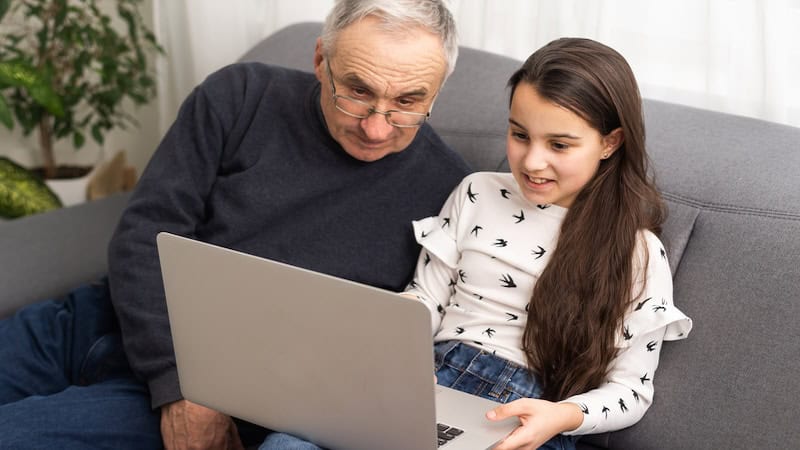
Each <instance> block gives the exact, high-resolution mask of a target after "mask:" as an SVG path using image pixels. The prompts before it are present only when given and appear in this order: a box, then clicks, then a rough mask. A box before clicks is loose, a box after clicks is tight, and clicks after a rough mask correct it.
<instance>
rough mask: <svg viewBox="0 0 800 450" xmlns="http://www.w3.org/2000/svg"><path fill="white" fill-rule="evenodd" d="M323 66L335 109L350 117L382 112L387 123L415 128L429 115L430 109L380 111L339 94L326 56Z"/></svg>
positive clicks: (364, 116) (367, 115) (361, 117)
mask: <svg viewBox="0 0 800 450" xmlns="http://www.w3.org/2000/svg"><path fill="white" fill-rule="evenodd" d="M325 66H326V68H327V70H328V79H329V80H330V82H331V91H333V105H334V106H336V109H338V110H339V111H341V112H343V113H345V114H347V115H348V116H350V117H355V118H358V119H366V118H367V117H369V116H371V115H372V114H382V115H383V116H384V117H385V118H386V122H388V123H389V125H392V126H395V127H398V128H415V127H419V126H422V124H423V123H425V121H426V120H428V117H430V116H431V112H430V111H428V112H426V113H418V112H411V111H399V110H396V109H390V110H388V111H381V110H378V109H376V108H375V106H373V105H370V104H369V103H366V102H363V101H361V100H359V99H356V98H353V97H349V96H347V95H339V94H337V93H336V86H335V85H334V84H333V75H332V74H331V63H330V61H328V60H327V58H326V60H325Z"/></svg>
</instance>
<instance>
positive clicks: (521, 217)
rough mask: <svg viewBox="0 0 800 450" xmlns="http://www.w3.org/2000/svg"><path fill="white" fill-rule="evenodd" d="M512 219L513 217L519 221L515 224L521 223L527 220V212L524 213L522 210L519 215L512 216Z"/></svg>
mask: <svg viewBox="0 0 800 450" xmlns="http://www.w3.org/2000/svg"><path fill="white" fill-rule="evenodd" d="M511 217H513V218H515V219H517V221H516V222H514V223H520V222H522V221H523V220H525V211H523V210H521V209H520V210H519V215H516V214H512V215H511Z"/></svg>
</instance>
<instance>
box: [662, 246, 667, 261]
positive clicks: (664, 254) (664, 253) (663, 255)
mask: <svg viewBox="0 0 800 450" xmlns="http://www.w3.org/2000/svg"><path fill="white" fill-rule="evenodd" d="M661 258H663V259H667V252H665V251H664V249H663V248H662V249H661Z"/></svg>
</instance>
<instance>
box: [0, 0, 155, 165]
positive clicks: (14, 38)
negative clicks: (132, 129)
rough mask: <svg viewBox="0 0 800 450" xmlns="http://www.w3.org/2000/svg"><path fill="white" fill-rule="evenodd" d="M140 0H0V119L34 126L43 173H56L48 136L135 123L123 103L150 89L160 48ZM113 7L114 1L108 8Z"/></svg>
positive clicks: (74, 137)
mask: <svg viewBox="0 0 800 450" xmlns="http://www.w3.org/2000/svg"><path fill="white" fill-rule="evenodd" d="M141 3H142V0H115V1H114V2H113V3H111V2H108V1H104V2H101V1H98V0H0V39H2V40H1V41H0V122H2V123H3V124H4V125H5V126H6V127H8V128H9V129H10V128H12V127H13V126H14V121H15V120H16V122H17V123H19V125H20V126H21V127H22V131H23V134H24V135H26V136H27V135H30V134H31V133H32V132H33V131H34V130H36V131H37V132H38V137H39V139H38V142H39V150H40V151H41V160H42V161H43V172H44V177H45V178H54V177H57V176H58V173H57V167H58V165H57V164H56V161H55V158H54V153H53V143H54V142H55V141H56V140H59V139H71V142H72V145H73V146H74V147H75V148H76V149H78V148H81V147H82V146H83V145H84V143H85V141H86V138H87V135H88V136H91V138H92V139H93V140H94V141H95V142H97V143H98V144H100V145H102V143H103V139H104V136H105V134H106V133H107V132H108V131H110V130H112V129H114V128H117V127H119V128H123V129H124V128H126V127H127V126H128V125H138V124H137V123H136V121H135V120H134V118H133V117H132V116H131V115H130V114H128V113H126V111H125V109H124V108H123V107H124V104H125V103H126V102H128V101H130V102H132V103H133V104H135V105H141V104H144V103H147V102H148V101H150V100H151V99H152V98H153V97H154V96H155V80H154V77H153V74H152V73H151V70H149V66H148V57H149V56H152V55H153V54H155V53H163V49H162V48H161V46H160V45H159V44H158V42H157V41H156V38H155V35H154V34H153V33H152V32H151V30H150V29H148V28H147V26H146V25H145V24H144V23H143V18H142V15H141V12H140V6H141ZM112 6H113V7H112Z"/></svg>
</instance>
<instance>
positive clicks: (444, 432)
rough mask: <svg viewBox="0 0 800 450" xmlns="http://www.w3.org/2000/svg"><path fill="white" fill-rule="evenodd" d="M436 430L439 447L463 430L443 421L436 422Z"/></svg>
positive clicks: (460, 433) (459, 434)
mask: <svg viewBox="0 0 800 450" xmlns="http://www.w3.org/2000/svg"><path fill="white" fill-rule="evenodd" d="M436 431H437V432H438V434H439V447H442V446H443V445H445V444H447V443H448V442H450V441H452V440H453V439H455V438H457V437H458V436H461V435H462V434H463V433H464V430H460V429H458V428H456V427H451V426H450V425H445V424H443V423H437V424H436Z"/></svg>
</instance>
